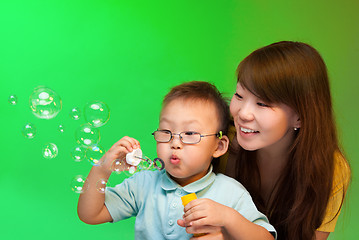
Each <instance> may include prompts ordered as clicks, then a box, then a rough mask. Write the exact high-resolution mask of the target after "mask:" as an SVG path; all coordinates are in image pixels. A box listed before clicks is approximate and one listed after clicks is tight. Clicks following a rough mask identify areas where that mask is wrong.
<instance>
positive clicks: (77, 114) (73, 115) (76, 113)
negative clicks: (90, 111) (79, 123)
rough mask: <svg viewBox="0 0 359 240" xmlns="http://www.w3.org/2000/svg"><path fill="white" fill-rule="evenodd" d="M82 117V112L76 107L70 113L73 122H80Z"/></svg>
mask: <svg viewBox="0 0 359 240" xmlns="http://www.w3.org/2000/svg"><path fill="white" fill-rule="evenodd" d="M80 116H81V111H80V109H79V108H78V107H75V108H73V109H71V111H70V117H71V119H73V120H79V119H80Z"/></svg>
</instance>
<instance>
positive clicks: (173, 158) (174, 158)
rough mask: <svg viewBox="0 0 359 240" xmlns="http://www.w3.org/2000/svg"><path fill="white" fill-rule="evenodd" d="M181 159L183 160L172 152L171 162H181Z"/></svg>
mask: <svg viewBox="0 0 359 240" xmlns="http://www.w3.org/2000/svg"><path fill="white" fill-rule="evenodd" d="M180 161H181V160H180V159H179V158H178V157H177V156H176V155H174V154H172V156H171V159H170V162H171V163H172V164H179V163H180Z"/></svg>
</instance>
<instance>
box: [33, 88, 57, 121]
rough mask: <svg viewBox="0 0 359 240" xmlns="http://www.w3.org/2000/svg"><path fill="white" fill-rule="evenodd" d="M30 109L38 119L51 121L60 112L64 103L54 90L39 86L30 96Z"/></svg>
mask: <svg viewBox="0 0 359 240" xmlns="http://www.w3.org/2000/svg"><path fill="white" fill-rule="evenodd" d="M30 108H31V110H32V113H33V114H34V115H35V116H36V117H38V118H42V119H51V118H54V117H56V115H57V114H58V113H59V112H60V110H61V108H62V101H61V98H60V96H59V95H58V94H57V93H56V92H55V91H54V90H52V89H50V88H47V87H43V86H39V87H36V88H35V89H34V91H33V92H32V93H31V95H30Z"/></svg>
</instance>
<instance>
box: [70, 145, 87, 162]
mask: <svg viewBox="0 0 359 240" xmlns="http://www.w3.org/2000/svg"><path fill="white" fill-rule="evenodd" d="M71 157H72V159H73V160H74V161H75V162H81V161H82V160H83V159H84V158H85V150H84V149H83V148H82V147H81V146H75V147H74V148H73V149H72V151H71Z"/></svg>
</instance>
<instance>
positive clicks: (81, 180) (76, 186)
mask: <svg viewBox="0 0 359 240" xmlns="http://www.w3.org/2000/svg"><path fill="white" fill-rule="evenodd" d="M87 189H88V184H86V178H85V177H84V176H82V175H76V176H75V177H74V178H73V179H72V181H71V190H72V191H74V192H75V193H84V192H86V190H87Z"/></svg>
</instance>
